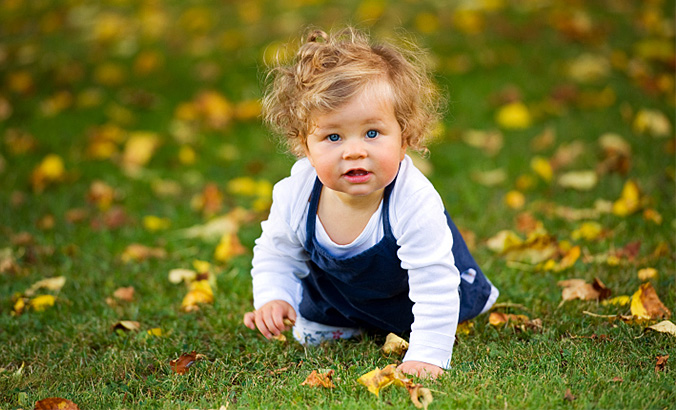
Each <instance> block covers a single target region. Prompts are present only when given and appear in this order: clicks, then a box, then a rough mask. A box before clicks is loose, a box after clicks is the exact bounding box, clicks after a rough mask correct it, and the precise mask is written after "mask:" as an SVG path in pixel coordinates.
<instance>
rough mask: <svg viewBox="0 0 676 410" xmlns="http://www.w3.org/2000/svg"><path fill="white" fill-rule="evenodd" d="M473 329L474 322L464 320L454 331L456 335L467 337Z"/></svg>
mask: <svg viewBox="0 0 676 410" xmlns="http://www.w3.org/2000/svg"><path fill="white" fill-rule="evenodd" d="M473 329H474V322H472V321H469V320H465V321H464V322H461V323H458V327H457V328H456V329H455V334H456V335H468V334H470V333H472V330H473Z"/></svg>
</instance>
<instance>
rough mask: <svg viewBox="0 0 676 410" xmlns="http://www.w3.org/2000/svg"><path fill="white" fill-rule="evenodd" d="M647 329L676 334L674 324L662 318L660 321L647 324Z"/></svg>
mask: <svg viewBox="0 0 676 410" xmlns="http://www.w3.org/2000/svg"><path fill="white" fill-rule="evenodd" d="M648 329H652V330H655V331H657V332H660V333H667V334H670V335H672V336H676V325H675V324H674V323H673V322H671V321H670V320H663V321H661V322H660V323H657V324H654V325H652V326H648Z"/></svg>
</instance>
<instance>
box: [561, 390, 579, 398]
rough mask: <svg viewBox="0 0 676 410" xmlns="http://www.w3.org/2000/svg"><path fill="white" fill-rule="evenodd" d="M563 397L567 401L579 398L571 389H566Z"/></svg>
mask: <svg viewBox="0 0 676 410" xmlns="http://www.w3.org/2000/svg"><path fill="white" fill-rule="evenodd" d="M563 399H564V400H567V401H573V400H575V399H577V396H573V393H572V392H571V391H570V389H566V394H564V395H563Z"/></svg>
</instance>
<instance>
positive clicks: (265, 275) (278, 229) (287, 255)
mask: <svg viewBox="0 0 676 410" xmlns="http://www.w3.org/2000/svg"><path fill="white" fill-rule="evenodd" d="M289 182H290V181H289V180H288V179H287V180H282V181H280V182H279V183H277V184H276V185H275V187H274V189H273V193H272V207H271V208H270V215H269V217H268V219H267V220H266V221H264V222H263V223H261V227H262V229H263V232H262V234H261V236H260V237H259V238H258V239H257V240H256V243H255V246H254V249H253V253H254V256H253V260H252V265H253V267H252V269H251V276H252V278H253V297H254V308H255V309H259V308H260V307H261V306H263V305H264V304H266V303H267V302H270V301H272V300H284V301H286V302H288V303H289V304H291V306H293V308H294V309H295V310H296V312H297V311H298V305H299V303H300V299H301V295H302V291H301V283H300V278H303V277H305V276H307V274H308V273H309V268H308V266H307V259H308V257H307V254H306V252H305V250H304V249H303V243H302V238H300V237H299V235H298V233H297V231H296V230H295V229H294V228H293V227H292V225H293V223H292V220H297V219H299V218H294V217H293V216H294V215H293V213H294V197H293V190H292V189H290V187H289V185H290V184H289ZM296 229H297V227H296Z"/></svg>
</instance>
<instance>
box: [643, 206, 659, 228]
mask: <svg viewBox="0 0 676 410" xmlns="http://www.w3.org/2000/svg"><path fill="white" fill-rule="evenodd" d="M643 219H645V220H646V221H651V222H653V223H654V224H655V225H662V215H661V214H660V213H659V212H657V211H656V210H654V209H652V208H648V209H644V210H643Z"/></svg>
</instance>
